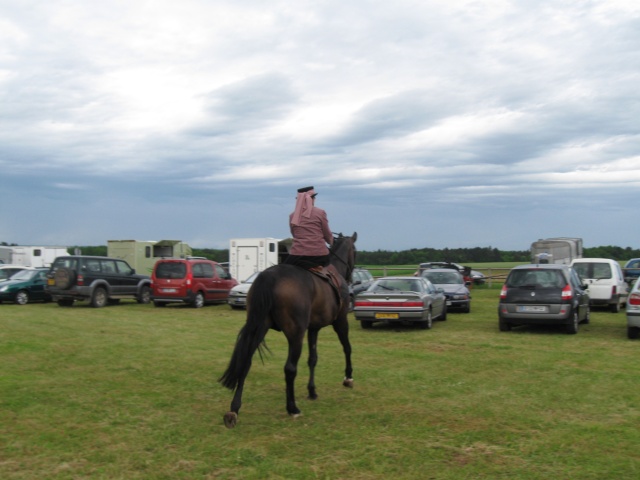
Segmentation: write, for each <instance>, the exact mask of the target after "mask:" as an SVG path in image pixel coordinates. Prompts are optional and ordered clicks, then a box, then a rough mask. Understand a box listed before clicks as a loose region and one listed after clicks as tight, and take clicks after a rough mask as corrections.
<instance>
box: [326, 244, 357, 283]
mask: <svg viewBox="0 0 640 480" xmlns="http://www.w3.org/2000/svg"><path fill="white" fill-rule="evenodd" d="M347 239H352V237H345V236H344V235H342V233H337V234H334V236H333V245H331V248H330V249H329V253H330V254H331V255H332V256H334V257H336V258H338V259H339V260H340V261H342V262H344V263H345V265H346V275H345V280H347V282H351V280H352V279H351V274H352V273H353V269H354V267H355V262H356V253H357V251H356V244H355V242H346V240H347ZM349 243H350V244H351V248H352V249H353V255H349V254H348V252H343V250H344V249H345V248H348V247H349ZM345 257H346V260H345Z"/></svg>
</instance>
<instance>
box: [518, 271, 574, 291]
mask: <svg viewBox="0 0 640 480" xmlns="http://www.w3.org/2000/svg"><path fill="white" fill-rule="evenodd" d="M566 284H567V282H566V281H565V279H564V276H563V275H562V273H561V272H560V270H542V269H538V270H513V271H512V272H511V274H510V275H509V278H508V280H507V286H508V287H543V288H563V287H564V286H565V285H566Z"/></svg>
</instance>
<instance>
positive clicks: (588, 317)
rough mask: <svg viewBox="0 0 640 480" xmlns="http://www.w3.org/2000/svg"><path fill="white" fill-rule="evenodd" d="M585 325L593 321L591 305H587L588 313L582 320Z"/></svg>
mask: <svg viewBox="0 0 640 480" xmlns="http://www.w3.org/2000/svg"><path fill="white" fill-rule="evenodd" d="M582 323H584V324H585V325H588V324H589V323H591V307H590V306H589V305H587V313H586V314H585V316H584V320H583V321H582Z"/></svg>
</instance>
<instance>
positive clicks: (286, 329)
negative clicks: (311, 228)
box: [218, 233, 358, 428]
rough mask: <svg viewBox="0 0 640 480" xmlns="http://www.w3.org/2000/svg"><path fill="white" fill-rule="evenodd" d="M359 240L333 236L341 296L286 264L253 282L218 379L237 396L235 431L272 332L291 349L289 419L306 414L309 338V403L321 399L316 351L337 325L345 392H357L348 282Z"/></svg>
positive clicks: (228, 421)
mask: <svg viewBox="0 0 640 480" xmlns="http://www.w3.org/2000/svg"><path fill="white" fill-rule="evenodd" d="M357 237H358V235H357V233H354V234H353V235H352V236H350V237H349V236H343V235H342V234H338V235H335V234H334V242H333V245H332V246H331V249H330V259H331V260H330V265H329V266H328V267H327V270H330V271H333V272H334V273H337V274H338V275H333V276H334V278H337V279H338V281H339V282H338V283H339V288H338V289H337V291H336V288H334V287H333V286H332V285H330V283H329V282H328V281H327V280H326V279H323V278H321V277H320V276H319V275H316V274H314V273H312V272H310V271H309V270H306V269H304V268H302V267H299V266H295V265H289V264H286V263H284V264H278V265H274V266H272V267H269V268H267V269H266V270H263V271H262V272H261V273H260V275H258V277H257V278H256V279H255V280H254V282H253V284H252V286H251V289H250V290H249V293H248V296H247V319H246V322H245V325H244V326H243V327H242V328H241V329H240V332H239V333H238V337H237V339H236V344H235V347H234V350H233V354H232V355H231V360H230V361H229V366H228V367H227V369H226V371H225V372H224V373H223V374H222V376H221V377H220V378H219V379H218V381H219V382H220V383H221V384H222V385H224V386H225V387H227V388H228V389H229V390H232V391H234V390H235V393H234V396H233V400H232V401H231V408H230V411H229V412H227V413H226V414H225V415H224V424H225V426H226V427H227V428H233V427H235V426H236V423H237V422H238V412H239V411H240V406H241V405H242V390H243V387H244V382H245V379H246V377H247V375H248V374H249V369H250V368H251V360H252V357H253V355H254V353H255V352H256V350H258V352H259V354H260V358H263V352H264V349H266V350H267V351H268V347H267V345H266V343H265V336H266V335H267V332H268V331H269V329H274V330H277V331H281V332H282V333H284V335H285V336H286V337H287V341H288V344H289V352H288V356H287V361H286V363H285V366H284V375H285V381H286V409H287V413H288V414H289V415H290V416H292V417H294V418H295V417H297V416H299V415H300V414H301V412H300V409H298V407H297V405H296V401H295V395H294V382H295V378H296V374H297V369H298V360H299V359H300V356H301V354H302V346H303V341H304V336H305V333H306V332H308V333H307V340H308V347H309V359H308V365H309V373H310V375H309V382H308V384H307V390H308V392H309V396H308V398H309V399H311V400H315V399H317V398H318V395H317V394H316V386H315V381H314V370H315V366H316V363H317V361H318V353H317V350H316V345H317V341H318V332H319V330H320V329H321V328H323V327H326V326H328V325H332V326H333V329H334V331H335V332H336V334H337V335H338V339H339V340H340V343H341V344H342V350H343V352H344V356H345V363H346V366H345V376H344V380H343V382H342V383H343V385H344V386H345V387H348V388H352V387H353V378H352V376H351V375H352V367H351V344H350V343H349V323H348V320H347V312H348V307H349V289H348V282H349V281H350V280H351V272H352V271H353V268H354V265H355V255H356V250H355V242H356V239H357Z"/></svg>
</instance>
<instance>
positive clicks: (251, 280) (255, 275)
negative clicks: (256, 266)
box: [242, 272, 260, 283]
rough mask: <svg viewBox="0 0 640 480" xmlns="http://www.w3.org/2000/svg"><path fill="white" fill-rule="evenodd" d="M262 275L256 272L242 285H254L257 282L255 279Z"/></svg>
mask: <svg viewBox="0 0 640 480" xmlns="http://www.w3.org/2000/svg"><path fill="white" fill-rule="evenodd" d="M259 274H260V272H256V273H252V274H251V275H250V276H249V278H247V279H246V280H245V281H244V282H242V283H253V282H254V281H255V279H256V278H257V277H258V275H259Z"/></svg>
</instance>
